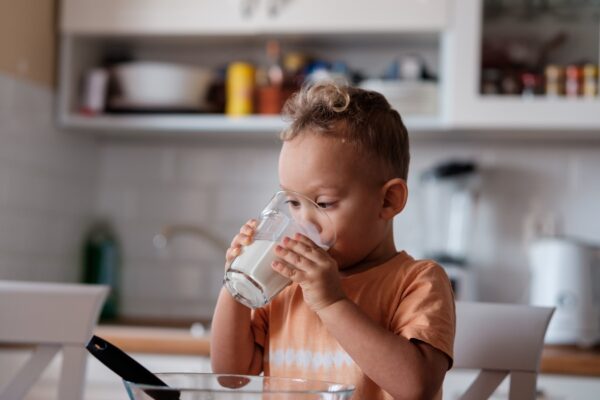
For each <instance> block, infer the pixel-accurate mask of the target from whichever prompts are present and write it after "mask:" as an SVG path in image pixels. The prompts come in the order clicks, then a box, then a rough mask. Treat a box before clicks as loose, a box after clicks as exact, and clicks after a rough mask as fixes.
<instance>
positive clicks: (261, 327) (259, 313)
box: [251, 306, 269, 349]
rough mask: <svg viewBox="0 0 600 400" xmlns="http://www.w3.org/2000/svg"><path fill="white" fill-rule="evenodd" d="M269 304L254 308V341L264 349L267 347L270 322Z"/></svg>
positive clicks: (252, 321)
mask: <svg viewBox="0 0 600 400" xmlns="http://www.w3.org/2000/svg"><path fill="white" fill-rule="evenodd" d="M267 308H268V306H267V307H263V308H257V309H254V310H252V316H251V318H252V320H251V327H252V333H253V334H254V342H255V343H256V344H258V345H259V346H260V347H262V348H263V349H264V348H265V344H266V343H265V342H266V339H267V329H268V328H269V324H268V309H267Z"/></svg>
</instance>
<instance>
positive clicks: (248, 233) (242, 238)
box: [225, 219, 258, 271]
mask: <svg viewBox="0 0 600 400" xmlns="http://www.w3.org/2000/svg"><path fill="white" fill-rule="evenodd" d="M257 224H258V221H257V220H255V219H249V220H248V222H246V224H244V226H242V227H241V228H240V233H238V234H237V235H235V237H234V238H233V240H232V241H231V245H230V246H229V248H228V249H227V252H226V253H225V271H227V270H228V269H229V267H230V265H231V263H232V261H233V260H234V259H235V258H236V257H237V256H239V255H240V252H241V251H242V246H248V245H249V244H250V243H252V242H253V241H254V233H255V231H256V226H257Z"/></svg>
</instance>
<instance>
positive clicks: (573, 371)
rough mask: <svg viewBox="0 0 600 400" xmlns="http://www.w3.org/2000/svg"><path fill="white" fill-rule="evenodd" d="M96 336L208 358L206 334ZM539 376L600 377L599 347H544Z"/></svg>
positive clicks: (131, 330) (106, 329) (141, 330)
mask: <svg viewBox="0 0 600 400" xmlns="http://www.w3.org/2000/svg"><path fill="white" fill-rule="evenodd" d="M95 333H96V335H98V336H101V337H102V338H104V339H106V340H108V341H109V342H111V343H113V344H115V345H117V346H118V347H120V348H121V349H123V350H124V351H126V352H131V353H151V354H171V355H197V356H204V357H208V356H209V351H210V345H209V343H210V341H209V336H208V334H207V333H204V334H201V335H192V334H191V332H190V330H189V329H185V328H154V327H140V326H122V325H100V326H98V327H97V328H96V331H95ZM541 373H544V374H561V375H578V376H593V377H600V346H596V347H594V348H591V349H580V348H577V347H575V346H556V345H553V346H548V345H547V346H545V347H544V351H543V353H542V362H541Z"/></svg>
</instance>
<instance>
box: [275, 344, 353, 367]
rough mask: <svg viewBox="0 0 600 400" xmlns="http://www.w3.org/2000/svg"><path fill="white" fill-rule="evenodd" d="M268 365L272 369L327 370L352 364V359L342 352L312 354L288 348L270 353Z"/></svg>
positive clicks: (307, 351) (308, 351)
mask: <svg viewBox="0 0 600 400" xmlns="http://www.w3.org/2000/svg"><path fill="white" fill-rule="evenodd" d="M269 363H270V364H271V368H273V367H282V366H284V365H285V366H286V367H291V366H295V367H297V368H301V369H305V370H306V369H309V368H311V369H313V370H323V369H324V370H328V369H331V368H335V369H339V368H340V367H342V366H351V365H353V364H354V361H353V360H352V358H351V357H350V356H349V355H348V353H346V352H344V351H340V350H338V351H335V352H333V351H327V352H321V351H317V352H314V353H313V352H312V351H310V350H302V349H300V350H294V349H291V348H288V349H286V350H284V349H277V350H274V351H271V352H270V357H269Z"/></svg>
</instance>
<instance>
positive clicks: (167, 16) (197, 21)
mask: <svg viewBox="0 0 600 400" xmlns="http://www.w3.org/2000/svg"><path fill="white" fill-rule="evenodd" d="M449 1H450V0H420V1H414V0H371V1H366V0H360V1H353V2H346V3H345V4H344V7H340V5H339V2H337V1H336V0H325V1H319V0H290V1H274V0H257V1H245V0H224V1H218V0H211V1H207V0H206V1H196V0H171V1H168V2H165V1H161V0H110V1H104V2H102V4H100V3H98V2H96V1H94V0H66V1H64V2H63V5H62V7H61V11H62V13H61V24H60V25H61V31H62V32H68V33H86V34H89V33H97V34H98V33H99V34H133V33H135V34H165V35H174V34H195V35H198V34H240V33H243V34H261V33H300V32H308V33H315V32H320V33H323V32H332V31H335V32H338V31H346V32H357V31H361V32H367V31H370V32H381V31H395V32H397V31H423V30H429V31H437V30H440V29H443V28H444V27H445V26H446V24H447V19H448V14H447V9H448V6H447V4H448V2H449ZM332 16H335V18H332Z"/></svg>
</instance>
